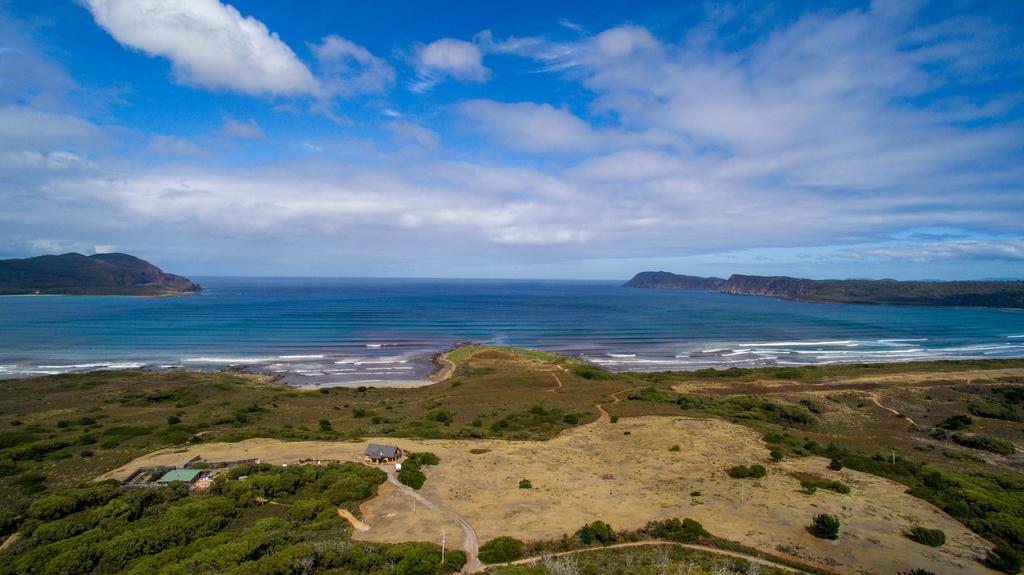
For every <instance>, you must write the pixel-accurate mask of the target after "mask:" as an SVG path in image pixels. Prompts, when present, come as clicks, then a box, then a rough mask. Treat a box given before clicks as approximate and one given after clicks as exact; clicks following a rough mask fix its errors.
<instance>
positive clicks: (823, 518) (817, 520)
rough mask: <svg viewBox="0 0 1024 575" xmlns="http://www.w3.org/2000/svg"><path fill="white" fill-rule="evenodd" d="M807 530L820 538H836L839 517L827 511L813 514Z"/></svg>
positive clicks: (837, 535)
mask: <svg viewBox="0 0 1024 575" xmlns="http://www.w3.org/2000/svg"><path fill="white" fill-rule="evenodd" d="M808 530H809V531H810V532H811V534H812V535H814V536H815V537H818V538H820V539H838V538H839V519H837V518H836V517H835V516H833V515H829V514H827V513H819V514H818V515H815V516H814V519H813V520H812V521H811V526H810V527H809V528H808Z"/></svg>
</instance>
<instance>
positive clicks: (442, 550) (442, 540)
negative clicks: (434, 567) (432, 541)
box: [441, 529, 444, 565]
mask: <svg viewBox="0 0 1024 575" xmlns="http://www.w3.org/2000/svg"><path fill="white" fill-rule="evenodd" d="M441 565H444V529H442V530H441Z"/></svg>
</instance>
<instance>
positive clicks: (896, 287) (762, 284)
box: [625, 272, 1024, 308]
mask: <svg viewBox="0 0 1024 575" xmlns="http://www.w3.org/2000/svg"><path fill="white" fill-rule="evenodd" d="M662 274H665V272H643V273H640V274H637V275H636V276H635V277H634V278H633V279H632V280H630V281H628V282H626V284H625V285H626V286H628V287H655V288H657V287H660V288H679V289H715V290H717V291H719V292H721V293H728V294H737V295H760V296H771V297H779V298H783V299H790V300H799V301H816V302H829V303H863V304H888V305H925V306H959V307H1000V308H1024V282H1021V281H949V282H912V281H896V280H888V279H886V280H809V279H801V278H791V277H785V276H770V277H765V276H746V275H738V274H734V275H732V276H730V277H729V279H728V280H725V281H723V280H720V279H718V278H695V277H692V276H677V275H675V274H665V276H662ZM642 276H649V277H650V278H651V279H649V280H644V281H639V282H638V281H637V279H638V278H641V277H642ZM666 276H668V277H666ZM673 277H674V278H685V280H680V281H678V282H676V281H674V280H673V279H672V278H673ZM658 278H662V279H661V280H660V281H659V280H658ZM699 280H704V281H706V282H709V283H707V284H703V285H713V286H714V287H701V285H702V284H701V282H700V281H699Z"/></svg>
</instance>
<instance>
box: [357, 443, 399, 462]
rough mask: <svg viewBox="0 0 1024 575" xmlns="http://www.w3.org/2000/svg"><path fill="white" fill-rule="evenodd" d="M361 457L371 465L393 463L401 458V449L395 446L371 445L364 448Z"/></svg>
mask: <svg viewBox="0 0 1024 575" xmlns="http://www.w3.org/2000/svg"><path fill="white" fill-rule="evenodd" d="M363 456H365V457H366V460H367V461H369V462H371V463H395V462H396V461H398V460H399V459H401V457H402V450H401V448H399V447H397V446H395V445H378V444H376V443H371V444H370V445H368V446H366V451H364V452H363Z"/></svg>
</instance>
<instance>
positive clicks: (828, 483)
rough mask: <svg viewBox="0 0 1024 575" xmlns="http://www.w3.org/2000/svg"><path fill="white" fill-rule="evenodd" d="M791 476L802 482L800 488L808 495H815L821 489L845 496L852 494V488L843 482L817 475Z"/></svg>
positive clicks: (798, 473)
mask: <svg viewBox="0 0 1024 575" xmlns="http://www.w3.org/2000/svg"><path fill="white" fill-rule="evenodd" d="M790 475H792V476H793V478H795V479H796V480H797V481H799V482H800V487H801V488H803V490H804V491H806V492H807V493H814V492H815V491H817V490H819V489H825V490H828V491H834V492H836V493H841V494H844V495H845V494H847V493H849V492H850V486H849V485H847V484H845V483H843V482H842V481H836V480H834V479H829V478H827V477H822V476H820V475H818V474H816V473H806V472H794V473H791V474H790Z"/></svg>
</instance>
